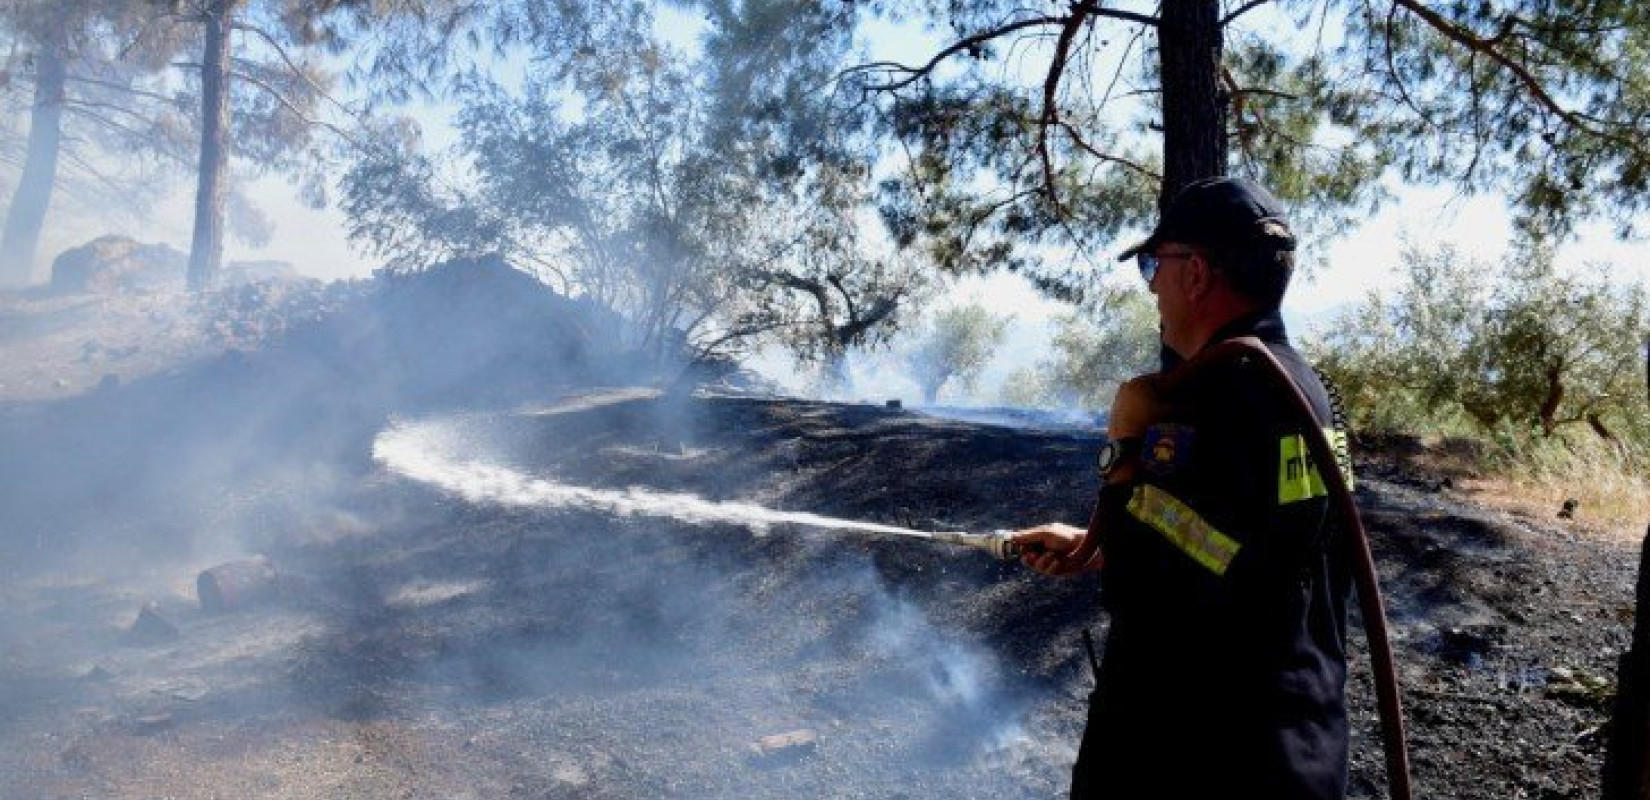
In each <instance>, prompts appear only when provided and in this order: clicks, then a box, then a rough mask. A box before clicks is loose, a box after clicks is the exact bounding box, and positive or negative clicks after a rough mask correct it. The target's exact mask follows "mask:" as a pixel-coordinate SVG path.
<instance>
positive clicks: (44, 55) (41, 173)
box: [0, 25, 68, 286]
mask: <svg viewBox="0 0 1650 800" xmlns="http://www.w3.org/2000/svg"><path fill="white" fill-rule="evenodd" d="M48 30H49V31H50V32H49V33H48V34H47V35H48V36H49V37H50V38H49V39H48V40H46V41H45V42H42V46H41V48H40V52H39V53H38V54H37V55H36V57H35V59H36V61H35V64H36V67H35V78H34V108H33V110H32V111H31V112H30V113H29V150H28V153H27V155H26V156H24V161H23V172H22V174H21V175H20V176H19V177H18V180H17V189H16V191H15V192H13V194H12V199H11V207H10V208H9V209H8V210H7V211H6V229H5V233H4V234H0V285H16V286H22V285H26V284H28V283H30V282H31V281H32V280H33V278H34V258H35V253H36V251H37V250H38V249H39V247H40V231H41V228H42V227H43V226H44V225H45V221H46V209H47V208H48V207H49V206H50V205H51V199H52V189H53V187H54V186H55V185H56V184H57V154H58V151H59V149H60V148H61V145H62V140H63V128H62V123H63V101H64V85H65V84H66V83H67V78H68V64H67V58H66V52H65V50H66V47H67V35H66V32H65V30H64V26H63V25H52V26H50V28H49V29H48Z"/></svg>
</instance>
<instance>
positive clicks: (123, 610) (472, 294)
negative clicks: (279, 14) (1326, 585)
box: [0, 265, 1637, 800]
mask: <svg viewBox="0 0 1650 800" xmlns="http://www.w3.org/2000/svg"><path fill="white" fill-rule="evenodd" d="M610 324H611V320H604V318H603V317H602V316H601V315H600V314H596V313H594V312H590V311H589V310H588V309H586V310H582V311H581V310H580V309H579V307H578V306H577V304H576V303H573V302H572V301H567V300H565V299H557V298H554V297H547V296H545V295H544V293H543V291H542V290H540V289H535V288H534V287H533V286H530V285H526V284H524V283H523V281H522V278H521V276H519V275H517V274H514V273H513V272H511V271H509V270H507V269H502V268H499V267H497V266H496V265H494V266H491V267H490V266H488V265H456V266H455V267H454V268H452V269H443V270H436V271H434V272H433V273H432V274H431V275H428V276H424V277H422V278H418V279H409V280H405V281H396V282H383V283H378V282H374V283H371V284H368V285H363V286H352V287H321V288H316V287H309V288H305V287H302V286H299V287H292V288H288V289H280V288H279V287H276V288H274V289H256V290H255V291H250V293H242V294H240V295H231V296H228V297H226V298H217V299H213V298H204V299H203V298H183V297H173V296H164V295H141V296H99V295H73V296H44V295H42V296H38V297H37V296H33V295H27V294H4V293H0V510H3V513H0V798H14V797H15V798H79V797H139V798H159V797H168V798H243V797H260V798H263V797H268V798H466V797H468V798H495V797H514V798H638V797H687V798H713V797H714V798H723V797H738V798H793V797H863V798H931V797H932V798H937V797H947V798H952V797H961V798H970V797H980V798H984V797H992V798H1022V797H1023V798H1046V797H1056V796H1061V795H1063V794H1064V792H1065V789H1066V786H1067V771H1068V769H1069V767H1070V764H1071V761H1072V759H1073V757H1074V755H1075V745H1076V742H1077V740H1078V736H1079V733H1080V730H1081V726H1082V721H1083V717H1084V712H1085V710H1086V708H1085V705H1086V695H1087V693H1088V692H1089V690H1090V689H1091V688H1092V686H1093V677H1092V674H1091V672H1090V670H1089V667H1088V666H1087V659H1086V656H1085V655H1084V649H1083V645H1082V632H1083V631H1084V630H1085V629H1088V630H1092V631H1093V632H1094V633H1095V635H1096V638H1098V639H1102V640H1103V632H1104V629H1105V626H1106V620H1105V618H1104V616H1103V615H1102V614H1100V613H1099V612H1098V610H1097V608H1096V603H1095V593H1096V591H1097V589H1098V587H1097V584H1096V583H1095V581H1094V580H1093V579H1092V578H1088V579H1080V580H1067V581H1048V580H1044V579H1041V578H1038V577H1036V576H1034V575H1030V574H1028V573H1027V572H1026V571H1024V570H1023V569H1021V568H1019V567H1018V566H1017V565H1011V564H1008V565H1005V564H998V563H995V562H992V561H990V560H989V559H987V558H986V556H984V555H983V554H981V553H977V552H973V551H961V550H957V549H953V548H950V547H945V546H938V545H934V544H931V543H926V542H923V541H920V540H913V539H910V538H906V537H897V536H887V535H865V534H855V533H842V532H832V531H824V530H820V529H817V528H803V527H796V526H786V525H771V526H768V527H766V528H765V529H761V530H753V529H752V528H749V527H746V526H744V525H739V524H732V523H729V522H726V521H724V522H720V523H708V522H705V523H688V522H684V521H681V520H676V519H672V518H667V517H659V516H649V515H645V514H624V513H617V512H618V511H621V510H624V509H626V508H628V507H631V506H636V505H640V504H643V501H645V500H648V499H649V498H651V499H655V500H656V499H657V498H658V493H677V494H683V493H687V494H691V495H694V496H696V497H699V498H703V499H705V500H707V501H712V502H730V503H731V502H737V503H749V504H757V505H760V506H762V507H765V508H769V509H779V510H790V511H806V512H813V513H819V514H828V515H834V516H839V517H846V518H852V519H858V520H868V521H875V522H881V523H888V524H894V525H901V526H907V527H917V528H925V529H933V528H944V529H969V530H989V529H993V528H1000V527H1016V526H1021V525H1027V524H1031V523H1035V522H1041V521H1045V520H1048V519H1065V520H1068V521H1072V522H1080V521H1082V520H1083V519H1084V517H1085V515H1086V513H1087V510H1088V504H1089V499H1090V497H1092V493H1093V491H1094V488H1095V486H1094V480H1095V479H1094V477H1093V473H1092V469H1091V467H1090V464H1091V459H1092V454H1093V452H1094V450H1095V448H1096V446H1097V444H1098V441H1099V439H1098V437H1097V435H1096V434H1095V433H1094V432H1093V431H1087V430H1084V429H1081V428H1080V427H1076V426H1073V425H1070V424H1068V423H1062V424H1059V425H1051V426H1049V427H1046V428H1038V427H1037V424H1036V423H1037V422H1038V420H1039V418H1038V417H1037V416H1036V415H1027V414H1021V415H1018V416H1015V417H1013V418H1012V419H1011V420H1009V421H1012V422H1013V423H1014V425H1013V426H1012V427H1002V426H996V425H992V424H989V422H990V420H989V419H984V420H982V419H979V418H974V419H972V420H971V421H961V420H946V419H938V418H935V417H931V416H924V415H922V414H919V413H915V412H908V411H899V410H890V409H885V408H881V407H874V406H864V405H836V404H822V403H811V402H804V401H798V400H783V399H772V398H764V397H758V396H750V395H740V394H734V393H726V392H724V393H722V394H700V395H695V396H691V397H685V398H676V399H675V400H671V399H667V398H662V397H658V396H656V395H654V394H647V393H637V392H629V393H624V392H619V393H613V392H608V393H603V394H601V395H600V398H598V399H589V396H590V395H591V394H592V390H590V389H588V388H584V389H578V388H575V387H590V386H593V385H603V382H602V381H600V380H594V379H593V376H601V375H605V376H607V377H606V379H605V382H606V383H608V384H612V385H628V384H629V381H628V380H627V379H625V378H624V377H623V376H624V374H625V369H626V368H624V365H623V363H622V359H618V358H614V357H613V355H612V354H610V353H606V352H604V351H603V350H602V349H601V345H602V344H603V343H604V342H607V341H609V340H611V338H612V337H611V336H610V335H609V334H607V333H603V331H606V330H608V327H606V326H609V325H610ZM549 345H554V346H549ZM616 364H617V366H618V367H620V368H618V369H616V368H615V366H616ZM633 371H634V370H632V372H633ZM568 393H575V394H578V395H581V396H585V397H586V399H585V400H582V401H581V400H579V399H577V398H574V399H568V398H566V397H563V396H562V395H564V394H568ZM489 409H491V410H489ZM395 435H399V436H400V437H401V439H402V443H403V444H411V445H413V446H412V447H411V448H410V449H406V448H404V449H403V451H402V452H401V453H400V455H401V456H403V457H411V458H413V459H414V461H417V459H419V458H425V459H426V461H427V462H428V463H423V464H417V463H415V464H412V465H411V466H415V467H416V466H424V467H429V466H431V465H432V464H433V465H434V466H436V467H441V468H443V469H446V471H445V472H443V471H442V470H441V469H437V470H436V471H435V472H434V473H430V474H433V475H434V476H436V477H437V478H440V479H441V480H445V481H447V483H446V484H445V486H446V487H447V488H443V485H434V484H431V483H427V482H421V481H418V480H412V479H409V477H408V476H407V473H406V471H405V468H406V467H408V466H409V465H408V464H406V463H401V462H393V463H394V464H395V465H396V466H397V467H398V468H400V471H398V470H397V469H391V468H390V465H387V464H386V463H385V462H382V461H376V460H374V458H373V457H372V454H373V452H374V446H375V443H376V444H383V443H384V442H385V437H386V436H395ZM1375 444H1380V445H1381V447H1379V448H1365V449H1362V450H1357V451H1355V454H1356V457H1357V459H1358V468H1359V472H1360V476H1361V480H1360V485H1359V490H1358V500H1359V503H1360V505H1361V507H1362V508H1363V510H1364V514H1365V517H1366V520H1367V521H1368V523H1369V525H1370V527H1371V529H1372V533H1373V538H1374V546H1375V550H1376V555H1377V559H1378V561H1379V564H1380V569H1381V571H1382V574H1383V578H1384V586H1385V589H1386V592H1387V598H1388V606H1389V608H1390V609H1391V612H1392V617H1393V622H1394V631H1393V633H1394V638H1395V640H1396V644H1397V647H1398V650H1399V659H1400V663H1401V669H1402V672H1403V676H1402V682H1403V688H1404V692H1405V699H1406V701H1407V707H1408V710H1409V715H1410V723H1411V728H1410V730H1411V736H1412V759H1413V762H1414V765H1415V775H1416V783H1417V787H1418V793H1417V795H1418V796H1420V797H1461V798H1497V799H1498V800H1499V799H1500V798H1517V797H1529V798H1541V797H1582V796H1596V794H1597V774H1598V772H1599V767H1600V760H1601V756H1602V751H1603V748H1604V740H1605V737H1606V736H1607V732H1606V731H1604V730H1603V729H1602V728H1601V726H1602V724H1603V722H1604V720H1605V717H1606V705H1607V703H1608V694H1609V692H1610V690H1611V688H1612V686H1611V684H1612V678H1613V673H1614V664H1615V659H1616V657H1617V656H1618V655H1619V653H1620V650H1621V648H1622V647H1623V646H1624V644H1625V642H1626V639H1627V635H1628V630H1629V628H1630V626H1631V608H1630V606H1629V603H1630V595H1631V584H1632V582H1633V578H1634V575H1633V570H1634V565H1635V564H1636V562H1637V558H1636V555H1637V554H1636V550H1635V548H1634V546H1633V545H1632V544H1631V543H1630V542H1629V540H1628V539H1627V538H1624V537H1619V536H1607V535H1600V534H1598V533H1595V532H1591V531H1589V530H1586V529H1584V528H1581V527H1576V525H1577V523H1572V522H1567V521H1560V520H1556V519H1551V518H1548V519H1540V520H1532V519H1530V518H1526V517H1518V516H1509V515H1507V514H1504V513H1501V512H1497V511H1492V510H1488V509H1486V508H1483V507H1479V506H1475V505H1473V504H1471V503H1468V502H1466V501H1465V500H1464V499H1463V497H1462V496H1461V495H1460V494H1458V493H1457V492H1456V491H1455V490H1453V489H1450V488H1447V487H1445V486H1444V479H1445V478H1447V477H1451V476H1449V475H1442V474H1434V473H1433V472H1432V471H1429V470H1431V469H1432V467H1431V466H1429V462H1427V461H1426V460H1425V459H1414V458H1410V457H1409V456H1411V455H1413V453H1411V452H1408V451H1405V450H1404V449H1403V448H1394V447H1392V446H1390V445H1391V444H1392V443H1391V442H1383V443H1375ZM447 468H452V469H447ZM1454 477H1456V478H1459V477H1461V476H1459V475H1456V476H1454ZM1583 478H1584V476H1583ZM455 482H463V483H464V485H463V486H462V487H458V486H455V485H454V483H455ZM557 482H559V483H557ZM567 486H575V487H583V488H584V489H586V490H605V491H607V492H608V493H607V494H588V493H587V494H583V495H579V494H576V493H574V494H573V495H572V498H573V499H574V500H579V501H581V502H580V503H570V502H567V498H568V497H569V493H568V491H567V490H566V488H565V487H567ZM631 487H639V488H640V489H643V490H646V491H649V492H652V493H654V494H652V495H647V494H635V493H628V494H627V493H626V492H627V491H628V490H629V489H630V488H631ZM452 488H462V489H464V490H465V491H469V492H470V495H469V497H470V498H471V499H465V495H463V494H462V493H455V492H454V491H450V490H449V489H452ZM581 503H582V504H581ZM702 510H703V509H701V511H702ZM712 516H714V515H712ZM255 553H261V554H264V555H266V556H268V557H269V559H270V560H271V561H272V562H273V563H274V564H275V565H276V566H277V568H278V569H279V572H280V575H281V582H280V594H279V596H278V597H277V598H274V599H272V600H270V601H267V602H264V603H261V604H256V605H253V606H250V607H246V608H241V609H236V610H232V611H229V612H226V613H207V612H205V611H203V610H202V609H201V608H200V605H199V603H198V599H197V596H196V587H195V578H196V575H197V574H198V573H199V572H200V571H201V570H203V569H206V568H208V567H212V566H213V565H215V564H219V563H222V562H224V561H228V560H232V559H240V558H245V557H247V556H250V555H252V554H255ZM148 604H152V605H150V608H151V613H150V616H152V617H157V618H159V619H162V620H165V621H166V622H162V623H157V624H154V625H151V626H150V627H148V628H146V629H145V630H147V631H148V634H147V635H138V634H136V633H134V631H133V630H132V628H133V627H134V623H135V621H136V620H137V619H138V618H139V609H141V608H144V607H145V606H146V605H148ZM167 623H170V626H171V627H173V628H175V630H167V627H168V625H167ZM1354 647H1355V648H1357V652H1356V653H1355V655H1354V659H1353V664H1354V675H1353V684H1352V696H1353V697H1354V699H1355V703H1356V708H1355V713H1356V719H1357V721H1358V725H1357V729H1356V736H1357V740H1356V742H1355V745H1356V750H1355V759H1354V763H1353V780H1352V794H1353V796H1354V797H1376V796H1379V792H1380V791H1381V789H1382V780H1383V779H1382V769H1381V766H1380V765H1381V757H1380V753H1379V752H1378V745H1377V741H1378V739H1377V735H1376V724H1375V720H1374V717H1373V714H1372V707H1373V704H1372V702H1371V701H1372V694H1373V693H1372V687H1371V684H1370V681H1369V677H1368V669H1367V662H1366V660H1365V659H1364V657H1363V651H1362V640H1361V637H1359V636H1357V635H1355V637H1354ZM1193 724H1195V721H1194V722H1193ZM798 732H806V733H798ZM784 734H797V735H796V737H795V740H797V741H803V742H805V744H804V745H802V746H795V747H789V748H783V747H782V748H779V749H777V750H771V751H769V752H763V751H762V750H761V749H760V748H758V747H757V745H758V744H759V743H760V742H761V741H763V739H764V737H773V736H780V735H784Z"/></svg>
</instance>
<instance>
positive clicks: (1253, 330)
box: [1158, 308, 1289, 371]
mask: <svg viewBox="0 0 1650 800" xmlns="http://www.w3.org/2000/svg"><path fill="white" fill-rule="evenodd" d="M1240 336H1253V337H1255V338H1256V339H1259V340H1261V341H1263V342H1266V343H1268V344H1287V343H1288V342H1289V332H1288V331H1287V330H1285V329H1284V327H1283V312H1281V311H1279V310H1278V309H1275V308H1273V309H1266V310H1262V311H1255V312H1252V313H1249V314H1244V315H1243V316H1241V317H1238V318H1237V319H1234V320H1232V321H1231V322H1228V323H1226V324H1225V325H1222V326H1221V327H1220V329H1219V330H1216V331H1215V333H1214V335H1213V336H1210V337H1209V341H1208V343H1207V344H1205V345H1204V347H1209V346H1212V345H1216V344H1219V343H1221V342H1224V341H1226V340H1227V339H1236V338H1238V337H1240ZM1158 357H1159V359H1160V360H1161V361H1162V362H1163V369H1164V370H1165V371H1167V370H1171V369H1174V368H1175V367H1177V366H1179V365H1180V363H1181V362H1183V361H1185V360H1186V359H1184V358H1181V357H1180V354H1179V353H1176V352H1175V351H1174V350H1173V349H1171V348H1170V347H1169V346H1168V345H1163V346H1162V347H1161V348H1160V349H1159V351H1158Z"/></svg>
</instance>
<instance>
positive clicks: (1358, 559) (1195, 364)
mask: <svg viewBox="0 0 1650 800" xmlns="http://www.w3.org/2000/svg"><path fill="white" fill-rule="evenodd" d="M1245 357H1248V358H1253V359H1254V360H1255V361H1256V362H1258V363H1260V364H1264V365H1267V366H1268V367H1269V368H1268V369H1264V370H1262V372H1264V373H1266V374H1267V376H1268V378H1269V379H1270V380H1271V381H1272V382H1273V383H1275V384H1277V386H1278V387H1279V388H1280V389H1283V390H1284V394H1285V396H1287V397H1288V398H1289V400H1290V408H1291V410H1292V411H1293V412H1294V413H1295V414H1296V415H1297V416H1299V417H1300V419H1301V421H1302V422H1303V423H1305V424H1304V425H1303V426H1302V427H1303V428H1304V430H1305V431H1306V436H1305V439H1306V444H1307V448H1308V450H1309V452H1310V453H1311V455H1312V459H1313V461H1314V462H1315V463H1318V464H1323V465H1325V467H1326V468H1325V469H1320V470H1319V473H1321V475H1322V477H1323V481H1324V486H1325V487H1326V488H1327V489H1328V490H1329V495H1330V497H1331V498H1332V499H1333V506H1334V509H1335V512H1336V514H1337V516H1338V517H1339V521H1340V524H1341V527H1342V530H1343V531H1344V532H1345V533H1347V534H1349V535H1350V536H1351V537H1352V538H1351V541H1350V542H1349V543H1348V544H1349V547H1350V550H1351V555H1352V570H1353V578H1354V580H1355V582H1356V585H1357V587H1358V604H1359V608H1360V610H1361V611H1362V614H1363V620H1364V633H1365V636H1366V637H1367V638H1368V640H1369V656H1370V662H1371V663H1370V667H1371V671H1372V672H1373V673H1374V676H1375V696H1376V701H1377V705H1378V708H1379V711H1380V715H1381V738H1382V744H1383V746H1384V749H1385V753H1386V772H1387V782H1388V784H1389V788H1390V789H1391V796H1392V798H1393V800H1411V797H1412V796H1413V795H1412V791H1411V787H1410V775H1409V749H1408V746H1407V745H1406V743H1405V734H1404V710H1403V701H1402V699H1401V698H1400V696H1399V693H1398V676H1397V671H1396V669H1395V667H1394V665H1393V657H1392V643H1391V641H1390V639H1389V638H1388V636H1387V627H1386V609H1385V607H1384V606H1383V604H1382V602H1381V587H1380V581H1379V577H1378V576H1377V574H1376V572H1375V557H1374V554H1373V553H1372V552H1371V551H1370V548H1369V533H1368V531H1366V530H1365V529H1364V525H1363V521H1362V519H1360V518H1359V516H1358V507H1357V505H1356V503H1354V502H1353V499H1352V490H1351V488H1350V487H1348V486H1347V482H1346V477H1345V476H1344V475H1342V474H1341V470H1339V469H1329V468H1327V467H1328V466H1329V465H1338V464H1339V460H1338V459H1337V458H1336V454H1335V449H1334V446H1333V445H1331V444H1330V442H1329V438H1328V437H1327V436H1325V435H1324V432H1323V426H1322V425H1320V424H1319V423H1318V421H1317V417H1316V415H1315V414H1314V413H1313V411H1312V405H1311V403H1309V402H1308V401H1307V399H1306V395H1305V394H1304V393H1303V392H1302V391H1301V389H1300V386H1298V385H1297V384H1296V383H1295V380H1294V379H1293V378H1291V377H1290V375H1289V373H1288V371H1287V370H1285V369H1284V367H1283V365H1282V364H1280V363H1278V360H1277V358H1276V357H1275V356H1273V355H1272V353H1271V351H1269V350H1267V349H1266V346H1265V345H1264V344H1262V343H1261V342H1260V340H1259V339H1256V338H1254V337H1252V336H1245V337H1240V338H1236V339H1229V340H1227V341H1224V342H1221V343H1220V344H1218V345H1215V346H1213V347H1209V348H1205V349H1204V350H1202V351H1199V352H1198V353H1197V355H1195V356H1193V357H1192V358H1191V359H1189V360H1187V361H1186V362H1185V363H1184V364H1181V365H1180V366H1179V367H1177V368H1175V369H1173V370H1170V371H1169V372H1167V373H1165V374H1164V375H1163V380H1164V384H1163V386H1164V387H1166V388H1173V387H1174V386H1177V385H1179V384H1180V383H1183V382H1184V381H1185V380H1186V379H1187V378H1189V377H1191V376H1192V375H1195V374H1197V373H1198V372H1200V371H1202V370H1204V369H1207V368H1208V367H1210V366H1212V365H1214V364H1218V363H1222V362H1225V361H1230V360H1234V359H1240V358H1245ZM933 537H934V538H935V539H936V540H939V541H944V542H950V543H952V544H960V545H964V546H968V547H974V548H977V549H981V550H985V551H987V552H989V553H991V554H992V555H993V556H995V557H996V558H999V559H1003V560H1012V559H1016V558H1018V557H1019V556H1020V552H1021V551H1020V548H1019V547H1018V546H1016V545H1015V544H1014V542H1012V541H1011V540H1010V539H1009V533H1008V532H1007V531H995V532H993V533H985V534H977V533H953V532H946V533H936V534H933Z"/></svg>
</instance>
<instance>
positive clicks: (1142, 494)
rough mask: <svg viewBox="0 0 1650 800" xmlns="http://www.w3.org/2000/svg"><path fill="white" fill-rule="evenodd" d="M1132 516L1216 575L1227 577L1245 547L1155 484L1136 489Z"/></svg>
mask: <svg viewBox="0 0 1650 800" xmlns="http://www.w3.org/2000/svg"><path fill="white" fill-rule="evenodd" d="M1129 513H1130V514H1132V515H1134V518H1135V519H1138V520H1140V521H1141V522H1144V523H1146V524H1147V525H1150V526H1151V527H1152V528H1154V529H1155V530H1156V531H1157V532H1158V533H1161V534H1163V537H1164V538H1166V539H1168V540H1169V541H1170V542H1171V543H1173V544H1174V546H1175V547H1178V548H1180V551H1181V552H1183V553H1185V554H1186V555H1188V556H1191V557H1192V560H1193V561H1196V562H1197V563H1199V564H1202V565H1203V566H1204V567H1206V568H1208V569H1209V571H1211V572H1213V573H1214V574H1216V575H1225V574H1226V567H1227V566H1228V565H1230V564H1231V563H1232V559H1233V558H1234V557H1236V556H1237V554H1238V550H1239V549H1241V548H1242V545H1240V544H1238V543H1237V542H1236V541H1234V540H1233V539H1232V538H1231V537H1229V536H1227V535H1226V534H1224V533H1221V532H1220V531H1218V530H1215V527H1214V526H1213V525H1210V524H1209V523H1208V522H1206V521H1204V519H1203V517H1200V516H1198V513H1197V512H1196V511H1193V510H1192V509H1191V507H1190V506H1187V505H1186V504H1185V503H1182V502H1180V500H1179V499H1178V498H1176V497H1175V496H1174V495H1172V494H1169V493H1168V492H1165V491H1163V490H1162V489H1159V488H1157V487H1156V486H1153V485H1151V484H1149V483H1148V484H1142V485H1140V486H1137V487H1135V490H1134V496H1132V497H1130V498H1129Z"/></svg>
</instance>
